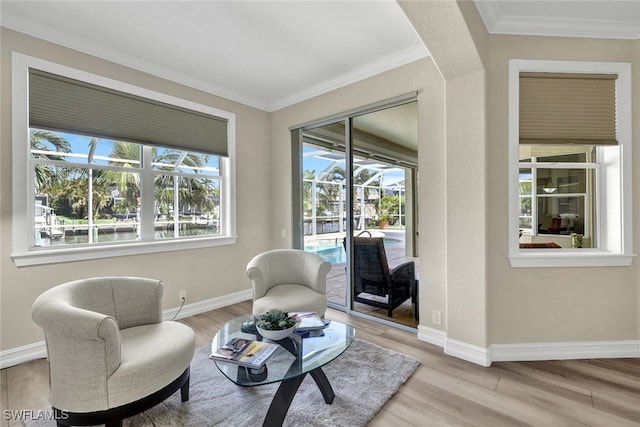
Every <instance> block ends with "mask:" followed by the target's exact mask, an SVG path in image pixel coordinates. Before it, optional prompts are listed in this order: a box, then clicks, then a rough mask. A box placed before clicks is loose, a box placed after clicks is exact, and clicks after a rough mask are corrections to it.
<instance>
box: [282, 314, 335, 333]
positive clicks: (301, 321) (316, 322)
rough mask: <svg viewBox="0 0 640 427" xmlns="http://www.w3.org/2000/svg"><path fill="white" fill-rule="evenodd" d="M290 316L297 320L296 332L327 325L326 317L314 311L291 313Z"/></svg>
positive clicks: (317, 328) (321, 327)
mask: <svg viewBox="0 0 640 427" xmlns="http://www.w3.org/2000/svg"><path fill="white" fill-rule="evenodd" d="M289 316H291V317H293V318H294V319H295V320H296V332H298V331H301V332H305V331H317V330H320V329H324V327H325V326H326V325H325V321H324V319H323V318H322V317H320V316H319V315H318V313H316V312H313V311H301V312H297V313H289Z"/></svg>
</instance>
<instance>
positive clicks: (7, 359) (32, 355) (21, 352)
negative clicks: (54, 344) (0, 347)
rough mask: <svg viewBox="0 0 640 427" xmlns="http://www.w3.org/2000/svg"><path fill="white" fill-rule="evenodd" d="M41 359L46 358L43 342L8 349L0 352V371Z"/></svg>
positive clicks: (45, 347) (45, 348)
mask: <svg viewBox="0 0 640 427" xmlns="http://www.w3.org/2000/svg"><path fill="white" fill-rule="evenodd" d="M43 357H47V346H46V345H45V343H44V341H40V342H36V343H33V344H27V345H23V346H22V347H16V348H10V349H9V350H5V351H2V352H0V369H4V368H9V367H11V366H15V365H19V364H20V363H24V362H28V361H29V360H35V359H42V358H43Z"/></svg>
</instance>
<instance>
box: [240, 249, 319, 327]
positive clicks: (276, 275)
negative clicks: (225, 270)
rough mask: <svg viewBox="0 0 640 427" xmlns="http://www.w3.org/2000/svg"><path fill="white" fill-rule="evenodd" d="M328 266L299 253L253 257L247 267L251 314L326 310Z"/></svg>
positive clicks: (290, 251)
mask: <svg viewBox="0 0 640 427" xmlns="http://www.w3.org/2000/svg"><path fill="white" fill-rule="evenodd" d="M330 270H331V264H329V263H328V262H327V261H325V259H324V258H322V257H321V256H319V255H317V254H314V253H311V252H305V251H302V250H299V249H274V250H271V251H267V252H263V253H261V254H258V255H256V256H255V257H254V258H253V259H252V260H251V261H249V264H247V275H248V276H249V278H250V279H251V283H252V285H253V314H262V313H264V312H265V311H268V310H272V309H279V310H282V311H285V312H297V311H314V312H316V313H318V314H319V315H320V316H324V313H325V311H326V309H327V274H328V273H329V271H330Z"/></svg>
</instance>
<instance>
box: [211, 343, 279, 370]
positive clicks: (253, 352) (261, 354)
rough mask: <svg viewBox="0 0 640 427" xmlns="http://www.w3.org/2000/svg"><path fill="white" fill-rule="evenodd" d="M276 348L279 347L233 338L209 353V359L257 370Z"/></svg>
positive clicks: (272, 344)
mask: <svg viewBox="0 0 640 427" xmlns="http://www.w3.org/2000/svg"><path fill="white" fill-rule="evenodd" d="M278 347H280V346H279V345H278V344H274V343H269V342H264V341H255V340H251V339H246V338H233V339H232V340H231V341H229V342H227V343H226V344H225V345H223V346H222V347H220V348H219V349H217V350H216V351H214V352H213V353H211V355H210V356H209V358H211V359H214V360H219V361H223V362H229V363H234V364H236V365H240V366H245V367H247V368H252V369H258V368H260V367H261V366H262V365H264V364H265V362H266V361H267V359H268V358H269V357H270V356H271V355H272V354H273V353H274V352H275V351H276V350H277V349H278Z"/></svg>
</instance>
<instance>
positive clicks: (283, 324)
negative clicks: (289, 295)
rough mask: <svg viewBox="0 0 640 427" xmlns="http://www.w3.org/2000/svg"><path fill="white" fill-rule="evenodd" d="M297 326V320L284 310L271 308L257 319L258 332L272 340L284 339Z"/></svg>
mask: <svg viewBox="0 0 640 427" xmlns="http://www.w3.org/2000/svg"><path fill="white" fill-rule="evenodd" d="M295 327H296V321H295V319H294V318H293V317H291V316H289V314H288V313H285V312H284V311H282V310H269V311H267V312H265V313H263V314H261V315H260V316H258V318H257V321H256V328H257V329H258V333H259V334H260V335H262V336H263V337H264V338H267V339H270V340H274V341H277V340H282V339H285V338H286V337H288V336H289V335H291V333H293V331H294V330H295Z"/></svg>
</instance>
